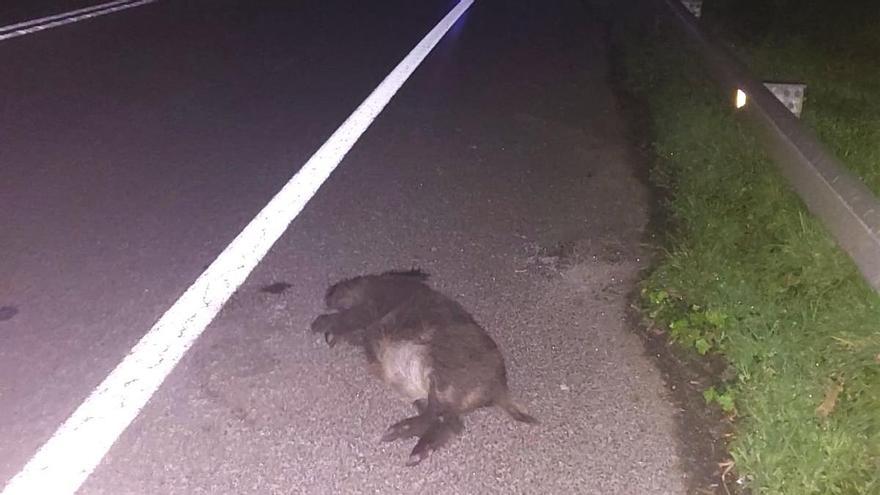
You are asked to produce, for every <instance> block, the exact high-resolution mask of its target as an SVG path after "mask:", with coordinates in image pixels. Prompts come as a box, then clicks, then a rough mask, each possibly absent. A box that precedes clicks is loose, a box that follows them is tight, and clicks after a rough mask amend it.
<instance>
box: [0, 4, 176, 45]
mask: <svg viewBox="0 0 880 495" xmlns="http://www.w3.org/2000/svg"><path fill="white" fill-rule="evenodd" d="M158 1H159V0H116V1H114V2H107V3H102V4H99V5H92V6H90V7H84V8H81V9H77V10H71V11H70V12H63V13H61V14H55V15H50V16H47V17H40V18H39V19H31V20H29V21H24V22H19V23H17V24H10V25H8V26H2V27H0V41H3V40H8V39H10V38H15V37H17V36H24V35H26V34H31V33H36V32H38V31H43V30H46V29H50V28H53V27H58V26H63V25H65V24H71V23H74V22H78V21H84V20H86V19H92V18H94V17H98V16H102V15H106V14H112V13H113V12H119V11H120V10H126V9H130V8H133V7H140V6H141V5H146V4H148V3H154V2H158Z"/></svg>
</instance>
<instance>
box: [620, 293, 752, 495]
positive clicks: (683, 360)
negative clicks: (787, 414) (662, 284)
mask: <svg viewBox="0 0 880 495" xmlns="http://www.w3.org/2000/svg"><path fill="white" fill-rule="evenodd" d="M633 299H635V297H633ZM627 316H628V319H629V320H630V323H631V325H630V327H631V328H634V329H636V331H637V333H638V334H639V336H640V337H642V340H643V342H644V343H645V351H646V352H647V353H648V354H649V355H650V356H651V357H652V358H653V359H654V361H655V362H656V363H657V368H658V369H659V370H660V373H661V374H662V375H663V380H664V381H665V382H666V386H667V389H668V390H669V394H670V396H671V398H672V400H673V402H674V403H675V405H676V406H677V408H678V414H676V422H677V423H678V436H679V441H680V444H679V448H678V451H679V456H680V457H681V459H682V462H683V463H684V464H685V466H684V468H685V470H686V471H687V472H688V475H689V478H688V485H689V492H690V493H695V494H725V495H728V494H735V493H739V494H743V493H746V492H745V491H744V490H743V489H742V487H741V486H740V485H738V484H737V483H736V478H737V476H736V474H735V473H734V471H733V469H732V467H733V466H732V464H731V457H730V453H729V451H728V449H727V439H728V438H729V437H730V436H731V435H732V434H733V431H734V427H733V422H732V421H731V420H730V418H728V417H727V416H725V415H724V414H723V413H722V411H721V409H720V408H718V407H716V406H713V405H708V404H706V401H705V400H704V399H703V390H705V389H707V388H709V387H711V386H713V385H718V384H720V383H722V382H723V381H724V379H725V378H726V377H727V376H728V375H729V374H730V370H729V368H728V366H727V364H726V363H725V362H724V360H723V359H721V358H720V357H718V356H708V357H706V356H697V355H695V354H694V353H693V352H692V351H689V350H687V349H683V348H682V347H681V346H679V345H677V344H675V343H672V342H670V341H669V338H668V336H667V334H666V332H665V331H662V330H660V329H657V328H656V327H654V326H652V325H651V324H650V322H648V321H646V320H645V319H644V318H643V317H642V314H641V312H640V311H639V310H638V308H637V307H636V306H635V305H633V306H630V311H629V314H628V315H627Z"/></svg>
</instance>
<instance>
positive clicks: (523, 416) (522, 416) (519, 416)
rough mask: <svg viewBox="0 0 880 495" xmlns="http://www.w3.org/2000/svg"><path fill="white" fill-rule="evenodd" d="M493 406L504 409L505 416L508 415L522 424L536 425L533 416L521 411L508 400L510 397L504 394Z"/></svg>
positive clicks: (517, 405) (515, 404) (511, 400)
mask: <svg viewBox="0 0 880 495" xmlns="http://www.w3.org/2000/svg"><path fill="white" fill-rule="evenodd" d="M495 405H496V406H498V407H500V408H501V409H504V411H505V412H507V414H509V415H510V417H511V418H513V419H515V420H517V421H522V422H523V423H529V424H536V423H537V422H538V420H537V419H535V417H534V416H532V415H530V414H529V413H527V412H525V411H523V409H522V408H521V407H520V406H519V404H517V403H516V402H514V401H513V399H511V398H510V395H508V394H507V393H505V394H504V395H503V396H501V397H500V398H499V399H498V400H497V401H496V402H495Z"/></svg>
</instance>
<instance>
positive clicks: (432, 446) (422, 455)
mask: <svg viewBox="0 0 880 495" xmlns="http://www.w3.org/2000/svg"><path fill="white" fill-rule="evenodd" d="M463 429H464V425H463V424H462V422H461V418H460V417H459V416H458V415H457V414H454V413H445V414H440V415H437V416H436V417H435V418H434V421H433V422H432V423H431V425H430V426H429V427H428V429H427V431H425V433H424V434H423V435H421V437H420V438H419V441H418V442H417V443H416V446H415V447H413V450H412V453H410V455H409V460H407V461H406V465H407V466H415V465H416V464H418V463H420V462H422V461H424V460H425V459H427V458H428V456H430V455H431V452H434V451H435V450H437V449H439V448H440V447H443V446H444V445H446V443H448V442H449V440H451V439H452V438H453V437H454V436H455V435H457V434H459V433H461V432H462V430H463Z"/></svg>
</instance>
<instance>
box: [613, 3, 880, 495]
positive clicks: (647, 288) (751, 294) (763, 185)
mask: <svg viewBox="0 0 880 495" xmlns="http://www.w3.org/2000/svg"><path fill="white" fill-rule="evenodd" d="M642 20H643V21H644V19H642ZM704 22H705V23H706V24H709V25H713V26H716V28H717V30H718V33H719V35H720V36H723V37H724V38H725V39H727V40H728V41H733V42H734V43H735V46H736V47H737V48H736V49H737V50H738V51H739V53H740V55H741V56H742V57H743V59H744V60H745V61H746V62H747V63H748V64H749V65H750V67H751V68H752V69H753V73H754V74H756V75H759V77H761V78H763V79H766V80H793V81H804V82H806V83H807V85H808V88H807V95H808V100H807V102H806V104H805V111H804V115H803V120H804V122H805V123H806V124H807V125H809V126H811V127H813V128H814V130H815V131H816V132H817V134H818V135H819V136H820V138H821V139H822V140H823V141H824V142H825V143H826V145H827V146H828V147H829V148H830V150H831V151H832V152H833V153H834V154H836V155H837V156H838V157H839V158H840V159H841V160H843V161H844V162H845V163H846V165H847V166H849V167H851V168H852V170H854V171H855V172H856V173H857V174H858V175H859V176H860V177H861V178H862V179H863V180H864V181H865V182H866V183H867V184H868V185H869V187H871V188H873V190H874V191H876V192H878V193H880V58H878V57H880V55H878V54H880V9H878V8H877V6H876V4H875V3H874V2H858V1H852V2H827V1H825V0H820V1H815V0H809V1H806V0H707V1H706V2H705V4H704ZM637 25H638V28H639V29H637V30H636V29H632V28H633V27H634V26H637ZM629 27H630V28H631V29H630V30H629V31H628V32H627V34H626V36H625V37H624V40H625V42H624V45H623V62H622V63H623V65H624V68H625V73H626V74H625V84H626V85H627V90H628V91H630V92H631V93H633V94H634V95H636V96H637V97H638V98H639V99H640V100H641V101H643V102H644V103H645V105H646V110H647V111H648V112H649V113H650V122H651V125H650V127H651V134H652V135H651V136H650V138H651V140H652V147H653V152H654V155H655V160H654V164H653V168H652V171H651V180H652V182H653V183H654V184H655V185H656V186H657V187H658V189H659V190H660V191H661V197H662V198H663V199H662V205H661V206H662V208H663V209H664V217H665V218H666V224H667V226H668V231H667V232H666V234H668V235H667V237H666V239H665V243H664V246H663V247H664V250H663V252H662V253H661V254H660V255H659V256H658V259H657V260H656V264H655V267H654V269H653V270H652V272H651V273H650V274H649V276H648V277H647V279H646V280H645V281H644V285H643V290H642V304H643V308H644V311H645V313H646V314H647V315H648V316H649V317H650V318H651V319H652V320H653V321H654V322H655V324H656V325H657V326H658V327H660V328H664V329H666V331H667V333H668V335H669V337H670V338H671V339H673V340H675V341H677V342H678V343H680V344H683V345H684V346H686V347H689V348H691V349H692V350H693V352H695V353H699V354H704V355H708V354H715V355H720V356H723V358H724V359H725V360H726V361H727V362H728V363H729V364H730V366H731V367H732V368H733V369H734V370H735V374H733V375H735V376H733V377H731V378H729V379H728V380H726V381H724V382H720V383H719V384H718V385H717V386H715V387H712V388H710V389H707V390H706V391H705V392H704V397H705V399H706V400H707V401H709V402H712V403H713V404H716V405H717V406H718V407H720V408H722V409H723V410H724V411H725V412H726V413H728V414H729V415H730V416H731V417H733V418H734V421H735V424H736V434H735V435H734V436H733V438H732V439H731V441H730V445H729V447H730V452H731V455H732V457H733V458H734V460H735V463H736V468H735V469H736V473H737V476H739V477H740V479H741V480H742V482H743V483H744V485H745V486H746V487H747V488H748V489H750V490H751V491H752V492H754V493H761V494H763V493H773V494H776V493H784V494H798V495H800V494H872V493H874V494H877V493H880V297H878V295H877V294H876V293H874V292H873V291H872V290H871V289H870V288H869V287H868V286H867V285H866V284H865V283H864V282H863V280H862V279H861V277H860V275H859V274H858V272H857V270H856V268H855V267H854V265H853V264H852V263H851V262H850V260H849V259H848V258H847V257H846V255H845V254H844V253H843V252H842V251H840V250H839V249H838V248H837V247H836V245H835V244H834V242H833V240H832V239H831V238H830V236H829V235H828V234H827V233H826V231H825V230H824V228H823V227H822V226H821V224H820V223H819V222H818V221H817V220H816V219H814V218H813V217H812V216H811V215H810V214H809V213H808V212H807V211H806V209H805V208H804V206H803V205H802V203H801V202H800V200H799V199H798V197H797V196H796V195H795V194H794V193H793V192H792V191H791V190H790V189H789V188H788V186H787V185H786V182H785V180H784V179H783V178H782V177H781V176H780V175H779V174H778V173H777V170H776V168H775V165H774V164H773V163H772V162H771V161H770V160H769V159H768V157H767V156H766V155H765V154H764V152H763V151H762V149H761V146H760V143H759V142H758V140H757V138H756V135H755V132H756V131H755V130H754V129H752V128H751V127H750V126H749V125H748V124H747V123H746V122H745V121H744V120H742V119H741V117H740V116H739V115H738V114H737V113H736V111H735V110H734V109H733V108H732V105H731V101H732V100H731V95H727V94H722V93H721V92H720V91H719V89H718V87H717V85H716V84H715V83H714V81H713V80H711V79H710V78H709V76H708V75H707V73H706V72H705V71H704V69H703V67H702V65H701V62H700V59H699V57H698V55H696V54H695V53H693V52H692V51H691V50H690V47H689V45H688V44H687V42H686V41H685V40H684V38H683V36H682V35H681V34H680V33H679V31H678V30H677V28H676V26H675V25H673V24H671V23H670V22H662V21H661V22H660V23H654V22H653V19H648V20H647V22H642V23H635V24H630V25H629Z"/></svg>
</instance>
